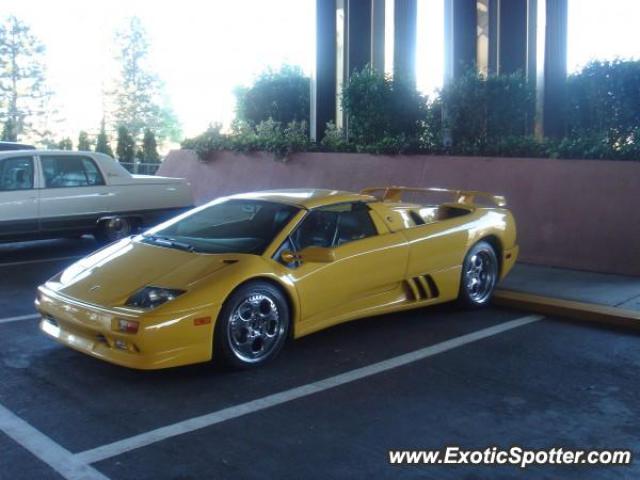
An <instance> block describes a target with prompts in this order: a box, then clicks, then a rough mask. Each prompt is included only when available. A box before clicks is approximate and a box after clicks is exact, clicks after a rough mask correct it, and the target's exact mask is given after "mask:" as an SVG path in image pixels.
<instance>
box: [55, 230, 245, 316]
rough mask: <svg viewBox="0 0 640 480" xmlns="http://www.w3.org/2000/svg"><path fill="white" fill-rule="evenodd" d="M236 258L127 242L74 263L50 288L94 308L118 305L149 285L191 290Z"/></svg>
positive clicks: (132, 241) (123, 241) (110, 246)
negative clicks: (95, 306) (89, 304)
mask: <svg viewBox="0 0 640 480" xmlns="http://www.w3.org/2000/svg"><path fill="white" fill-rule="evenodd" d="M237 257H238V256H237V255H207V254H198V253H191V252H185V251H182V250H176V249H172V248H165V247H159V246H154V245H149V244H145V243H141V242H137V241H134V240H132V239H125V240H122V241H120V242H118V243H115V244H112V245H109V246H108V247H105V248H103V249H102V250H98V251H97V252H94V253H93V254H91V255H89V256H88V257H85V258H83V259H82V260H80V261H78V262H76V263H74V264H73V265H71V266H70V267H68V268H67V269H66V270H65V271H63V272H62V273H61V274H60V275H58V276H56V277H54V278H53V279H52V280H51V281H49V282H48V283H47V287H49V288H52V289H54V290H56V291H58V292H60V293H62V294H64V295H67V296H69V297H72V298H75V299H78V300H82V301H85V302H88V303H92V304H95V305H102V306H118V305H124V303H125V302H126V300H127V299H128V298H129V297H130V296H131V295H132V294H133V293H135V292H136V291H138V290H139V289H140V288H143V287H145V286H148V285H153V286H157V287H168V288H177V289H182V290H188V289H189V288H191V287H193V286H194V285H195V284H196V283H198V282H199V281H202V280H204V279H206V278H207V277H208V276H209V275H211V274H212V273H213V272H216V271H217V270H220V269H221V268H224V267H225V265H227V264H228V263H230V262H231V261H232V260H235V259H237Z"/></svg>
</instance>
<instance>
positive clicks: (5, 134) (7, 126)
mask: <svg viewBox="0 0 640 480" xmlns="http://www.w3.org/2000/svg"><path fill="white" fill-rule="evenodd" d="M2 141H3V142H17V141H18V135H17V133H16V127H15V124H14V122H13V119H12V118H11V117H9V118H7V121H6V122H4V126H3V127H2Z"/></svg>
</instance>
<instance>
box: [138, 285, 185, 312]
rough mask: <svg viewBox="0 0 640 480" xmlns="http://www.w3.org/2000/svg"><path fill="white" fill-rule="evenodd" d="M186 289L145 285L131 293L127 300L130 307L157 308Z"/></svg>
mask: <svg viewBox="0 0 640 480" xmlns="http://www.w3.org/2000/svg"><path fill="white" fill-rule="evenodd" d="M183 293H184V290H176V289H172V288H162V287H144V288H142V289H140V290H138V291H137V292H136V293H134V294H133V295H131V296H130V297H129V299H128V300H127V303H126V305H127V306H128V307H140V308H156V307H159V306H160V305H162V304H163V303H167V302H170V301H171V300H173V299H175V298H176V297H179V296H180V295H182V294H183Z"/></svg>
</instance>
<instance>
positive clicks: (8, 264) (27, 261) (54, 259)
mask: <svg viewBox="0 0 640 480" xmlns="http://www.w3.org/2000/svg"><path fill="white" fill-rule="evenodd" d="M82 257H83V255H74V256H72V257H56V258H40V259H38V260H23V261H21V262H7V263H0V268H1V267H15V266H17V265H30V264H32V263H46V262H62V261H64V260H77V259H78V258H82Z"/></svg>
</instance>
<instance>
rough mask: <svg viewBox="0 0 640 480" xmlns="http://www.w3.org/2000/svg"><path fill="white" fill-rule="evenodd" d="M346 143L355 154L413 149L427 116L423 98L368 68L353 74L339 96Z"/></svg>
mask: <svg viewBox="0 0 640 480" xmlns="http://www.w3.org/2000/svg"><path fill="white" fill-rule="evenodd" d="M342 108H343V109H344V111H345V113H346V116H347V125H348V128H347V130H348V140H349V141H350V142H352V143H353V144H355V145H356V147H357V149H358V150H359V151H372V152H376V153H377V152H385V153H387V152H389V151H394V152H399V151H403V150H406V149H412V148H413V149H415V148H416V145H417V144H418V142H419V138H420V136H421V131H422V129H423V125H424V122H425V120H426V116H427V103H426V99H425V98H424V97H423V96H422V95H421V94H420V93H419V92H418V91H417V90H416V89H415V87H414V86H413V85H411V84H410V83H407V82H403V81H400V80H393V79H392V78H391V77H389V76H386V75H383V74H381V73H379V72H377V71H376V70H374V69H373V68H371V67H370V66H366V67H365V68H363V69H362V70H361V71H359V72H357V71H356V72H354V73H353V74H352V75H351V76H350V77H349V81H348V83H347V84H346V85H345V87H344V90H343V93H342Z"/></svg>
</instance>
